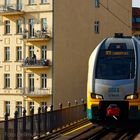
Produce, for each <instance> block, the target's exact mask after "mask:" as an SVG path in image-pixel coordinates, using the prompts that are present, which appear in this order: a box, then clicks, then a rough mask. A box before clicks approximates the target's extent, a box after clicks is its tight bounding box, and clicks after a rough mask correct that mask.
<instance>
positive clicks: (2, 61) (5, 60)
mask: <svg viewBox="0 0 140 140" xmlns="http://www.w3.org/2000/svg"><path fill="white" fill-rule="evenodd" d="M2 62H3V63H11V62H12V61H6V60H5V61H2Z"/></svg>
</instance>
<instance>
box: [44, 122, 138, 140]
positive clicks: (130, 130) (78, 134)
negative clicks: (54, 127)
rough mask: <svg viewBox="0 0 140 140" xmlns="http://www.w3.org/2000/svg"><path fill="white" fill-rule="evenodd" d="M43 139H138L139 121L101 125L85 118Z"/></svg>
mask: <svg viewBox="0 0 140 140" xmlns="http://www.w3.org/2000/svg"><path fill="white" fill-rule="evenodd" d="M42 139H43V140H140V123H139V125H138V123H137V124H136V125H135V124H131V125H130V126H129V125H125V126H123V127H117V128H116V127H103V126H101V125H94V124H92V123H90V122H88V121H87V120H84V121H81V122H78V123H76V124H74V125H71V126H68V127H66V128H64V129H62V130H59V131H56V132H55V133H52V134H50V135H48V136H47V137H44V138H42Z"/></svg>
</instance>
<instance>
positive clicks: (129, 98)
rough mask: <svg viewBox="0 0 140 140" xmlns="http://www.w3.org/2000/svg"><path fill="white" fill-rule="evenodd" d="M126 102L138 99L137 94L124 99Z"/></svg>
mask: <svg viewBox="0 0 140 140" xmlns="http://www.w3.org/2000/svg"><path fill="white" fill-rule="evenodd" d="M125 99H127V100H132V99H138V94H130V95H127V96H126V97H125Z"/></svg>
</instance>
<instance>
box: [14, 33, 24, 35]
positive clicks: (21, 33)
mask: <svg viewBox="0 0 140 140" xmlns="http://www.w3.org/2000/svg"><path fill="white" fill-rule="evenodd" d="M15 35H23V33H16V34H15Z"/></svg>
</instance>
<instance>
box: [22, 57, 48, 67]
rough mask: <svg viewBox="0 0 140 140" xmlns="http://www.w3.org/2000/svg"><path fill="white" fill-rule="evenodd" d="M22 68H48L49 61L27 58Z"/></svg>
mask: <svg viewBox="0 0 140 140" xmlns="http://www.w3.org/2000/svg"><path fill="white" fill-rule="evenodd" d="M22 66H23V67H40V66H43V67H49V66H50V61H49V60H48V59H47V60H43V59H41V60H36V59H34V58H31V57H27V58H26V59H25V60H24V61H23V64H22Z"/></svg>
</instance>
